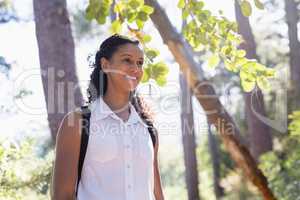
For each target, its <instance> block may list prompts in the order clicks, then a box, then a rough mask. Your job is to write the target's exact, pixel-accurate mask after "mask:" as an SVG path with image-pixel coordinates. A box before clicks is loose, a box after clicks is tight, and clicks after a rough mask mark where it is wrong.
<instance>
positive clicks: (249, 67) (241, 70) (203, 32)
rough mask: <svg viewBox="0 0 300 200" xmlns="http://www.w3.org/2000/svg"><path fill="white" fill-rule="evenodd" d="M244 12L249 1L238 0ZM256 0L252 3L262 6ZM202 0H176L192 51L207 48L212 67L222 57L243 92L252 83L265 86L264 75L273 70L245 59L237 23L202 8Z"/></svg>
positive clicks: (247, 14) (252, 86)
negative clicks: (236, 77)
mask: <svg viewBox="0 0 300 200" xmlns="http://www.w3.org/2000/svg"><path fill="white" fill-rule="evenodd" d="M239 2H240V5H241V8H242V12H243V14H244V15H246V16H249V15H251V5H250V3H249V2H248V1H246V0H242V1H239ZM260 4H261V3H260V2H259V1H256V5H257V7H259V8H262V6H261V5H260ZM204 5H205V4H204V2H203V1H197V0H191V1H188V3H186V2H185V1H184V0H180V1H179V3H178V7H179V8H181V9H182V18H183V19H185V20H186V22H187V25H186V26H185V27H184V29H183V35H184V37H185V39H186V40H187V41H188V42H189V43H190V44H191V46H192V47H193V48H194V49H195V50H196V51H202V50H206V51H209V52H211V54H212V56H211V57H210V59H209V61H208V63H209V66H210V67H212V68H214V67H216V66H218V64H219V62H220V61H223V62H224V64H225V68H226V69H227V70H229V71H231V72H234V73H237V74H239V76H240V80H241V85H242V87H243V89H244V90H245V91H246V92H249V91H251V90H253V89H254V87H255V85H257V86H258V87H260V88H262V89H269V87H270V86H269V83H268V78H270V77H273V76H274V73H275V71H274V70H273V69H270V68H267V67H265V66H264V65H262V64H260V63H258V62H257V60H255V59H247V58H246V57H245V56H246V52H245V51H244V50H240V49H239V48H238V46H239V45H240V44H241V43H242V42H243V39H242V37H241V36H240V35H239V34H238V33H237V32H238V30H237V24H236V23H235V22H231V21H230V20H228V19H227V18H226V17H224V16H222V15H221V14H220V16H214V15H213V14H212V13H211V12H210V11H209V10H206V9H205V8H204Z"/></svg>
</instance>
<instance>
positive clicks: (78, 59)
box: [0, 0, 300, 200]
mask: <svg viewBox="0 0 300 200" xmlns="http://www.w3.org/2000/svg"><path fill="white" fill-rule="evenodd" d="M95 2H97V1H96V0H90V1H88V0H67V2H66V1H65V0H52V1H46V0H44V1H42V0H35V1H33V0H22V1H20V0H19V1H17V0H0V91H1V94H0V124H1V126H0V133H1V134H0V200H10V199H22V200H23V199H49V198H50V196H49V187H50V185H49V184H50V180H51V173H52V165H53V159H54V152H55V137H56V132H57V129H58V126H59V122H60V121H61V119H62V117H63V116H64V115H65V114H66V113H67V112H69V111H70V108H74V106H79V105H81V104H82V103H83V102H84V101H86V100H87V94H86V89H87V85H88V81H89V75H90V73H91V70H92V68H91V66H90V65H91V62H92V61H93V56H94V54H95V52H96V51H97V49H98V48H99V46H100V44H101V42H102V41H103V40H104V39H105V38H106V37H108V36H109V35H111V34H112V33H113V32H120V33H123V34H128V35H130V34H131V35H134V36H139V33H137V31H140V29H142V30H143V34H142V36H141V37H142V38H143V40H144V43H145V48H148V50H147V53H148V54H147V56H148V57H149V56H150V59H149V60H150V61H149V66H150V67H149V68H148V69H150V68H151V67H152V68H151V69H152V71H151V70H150V71H149V70H147V67H146V68H145V70H146V71H147V72H145V74H146V75H145V77H144V80H143V82H142V83H140V85H139V86H138V88H137V91H138V93H139V94H141V95H142V96H143V97H144V98H145V100H146V101H147V102H148V103H149V105H150V106H151V110H152V111H153V113H154V114H155V118H154V120H155V126H156V127H157V129H158V131H159V135H160V150H159V165H160V172H161V178H162V184H163V188H164V194H165V199H172V200H183V199H187V200H194V199H204V200H216V199H222V200H245V199H247V200H248V199H249V200H250V199H251V200H259V199H267V198H266V196H263V195H261V193H260V191H259V189H257V187H256V186H255V185H253V184H252V183H251V181H249V180H248V178H249V175H248V174H247V173H246V174H245V171H244V170H245V168H243V167H239V165H236V162H235V161H236V160H235V161H234V158H233V156H232V155H233V152H234V151H237V152H240V149H234V150H233V151H228V147H230V145H229V146H226V145H225V144H226V141H227V142H228V141H229V140H226V137H220V134H219V133H220V131H218V130H219V129H220V127H218V126H217V125H216V123H218V121H217V119H221V118H218V117H220V116H223V114H220V115H219V114H218V117H217V118H216V119H213V117H212V118H211V119H210V120H207V119H208V118H207V116H208V114H207V112H208V111H209V110H207V108H215V109H216V110H218V113H227V114H226V117H225V122H226V123H227V121H228V124H229V123H232V124H233V125H232V127H233V129H235V128H237V129H238V131H236V132H234V133H238V134H234V135H235V138H238V139H237V141H239V143H240V144H242V145H244V146H245V147H246V148H247V149H249V152H250V154H251V158H253V160H254V161H255V163H254V162H253V163H250V164H254V165H255V166H256V167H258V168H259V169H261V170H262V172H263V173H264V175H265V177H266V178H267V180H268V187H269V188H270V190H271V191H272V192H273V194H274V196H276V197H277V199H280V200H297V199H300V172H299V170H298V168H299V167H300V146H299V142H300V141H299V134H300V107H299V105H300V103H299V102H300V101H299V100H300V99H299V97H300V95H299V94H300V42H299V39H298V38H299V34H298V27H299V26H298V24H299V23H298V22H299V14H300V11H299V9H298V8H299V2H298V1H297V0H261V1H256V0H255V1H252V0H249V1H247V0H240V1H234V0H222V1H217V0H214V1H211V0H203V1H194V0H193V1H181V0H180V1H178V2H177V1H167V0H159V1H151V0H148V1H145V3H146V4H147V3H150V4H151V3H153V2H156V3H158V4H157V5H156V6H159V8H160V11H162V12H163V13H165V14H166V15H165V17H166V18H160V17H162V15H161V16H159V15H157V18H154V19H153V18H150V17H151V16H148V15H150V14H151V13H152V12H153V11H152V10H151V9H150V10H149V8H145V12H144V14H145V15H146V16H144V18H145V19H144V18H143V15H142V14H141V15H140V12H141V11H138V12H139V13H138V15H137V17H136V19H133V21H134V20H136V21H134V22H136V24H137V27H135V28H131V29H130V27H129V26H126V25H124V23H123V21H122V17H120V16H122V14H120V13H118V10H117V9H116V8H115V7H117V6H116V5H120V4H118V3H119V2H122V1H121V0H120V1H109V0H107V1H106V0H102V1H100V0H99V1H98V4H99V6H100V7H101V5H102V7H101V9H103V10H105V9H106V11H107V13H106V14H99V13H97V12H95V11H94V12H91V11H90V10H89V9H88V8H94V7H93V6H96V7H97V5H98V4H97V3H95ZM124 2H127V3H128V2H129V3H131V4H130V5H131V6H132V11H130V10H129V11H128V12H129V14H130V13H135V12H137V11H136V10H135V9H139V8H138V4H142V3H141V2H143V1H141V0H136V1H134V0H130V1H124ZM195 2H201V3H202V4H200V3H195ZM193 3H194V4H193ZM124 4H125V3H124ZM134 4H136V6H135V5H134ZM107 5H109V7H108V8H106V7H107ZM153 5H155V4H153ZM153 5H151V6H152V7H154V6H153ZM105 6H106V7H105ZM197 6H198V7H197ZM114 8H115V9H114ZM99 9H100V8H99ZM101 9H100V10H101ZM142 9H143V8H142ZM154 9H155V10H156V9H157V8H156V7H154ZM103 10H102V11H103ZM102 11H101V12H102ZM109 11H110V12H109ZM142 11H143V10H142ZM103 13H105V12H104V11H103ZM97 14H98V15H97ZM129 14H128V13H127V15H124V16H125V18H126V19H127V20H128V19H129V18H130V17H128V15H129ZM147 14H148V15H147ZM184 15H186V17H184ZM193 15H195V17H196V18H197V19H198V20H199V22H202V21H201V19H202V18H201V16H204V17H203V20H204V21H206V22H207V24H205V23H203V22H202V23H201V25H200V28H199V29H196V28H195V26H196V27H197V25H195V26H192V25H191V24H192V23H190V22H191V21H192V20H193ZM199 16H200V17H199ZM139 17H140V18H139ZM120 18H121V20H120ZM95 19H96V20H95ZM166 19H167V21H166ZM118 20H119V21H118ZM138 20H140V21H138ZM214 20H215V21H214ZM222 20H224V21H222ZM120 21H121V22H122V23H123V24H122V25H121V24H120ZM159 22H160V23H162V24H159ZM167 22H168V23H169V24H168V23H167ZM130 23H131V22H130ZM130 23H129V24H130ZM139 23H140V24H139ZM141 23H142V24H141ZM197 23H198V22H197ZM197 23H196V24H197ZM214 23H215V24H218V25H219V29H220V30H221V31H220V30H217V31H216V32H213V31H214V30H215V29H216V28H215V27H214V26H211V25H212V24H214ZM222 23H223V24H225V25H224V26H226V27H227V25H228V27H229V25H230V24H231V25H232V27H235V28H228V29H226V30H225V29H224V30H223V29H222V26H221V24H222ZM169 25H172V29H171V28H170V27H169ZM193 28H195V30H194V29H193ZM201 28H204V29H203V30H202V29H201ZM191 30H193V31H194V32H193V34H194V35H195V38H197V40H196V39H195V41H194V42H193V39H192V38H193V37H191V36H190V35H189V34H190V32H191ZM218 31H219V32H218ZM222 31H223V32H224V34H225V35H226V37H225V36H224V34H221V33H222ZM226 31H227V32H226ZM231 32H232V33H234V32H236V33H239V34H240V35H241V36H242V37H243V42H242V43H241V44H240V43H237V44H235V43H234V42H231V43H230V44H227V41H234V39H235V37H238V36H237V34H232V35H228V33H231ZM145 33H147V34H145ZM202 33H203V34H204V36H203V37H204V38H206V39H203V38H202ZM206 33H207V34H208V33H209V34H210V35H205V34H206ZM219 33H220V34H219ZM168 34H169V35H168ZM172 34H173V36H172ZM218 34H219V35H218ZM216 35H217V37H216V38H213V36H216ZM149 36H150V37H149ZM230 37H232V38H230ZM201 38H202V39H201ZM207 38H208V39H207ZM198 40H199V42H198V43H199V44H195V43H197V42H196V41H198ZM178 41H179V42H178ZM172 42H173V43H172ZM177 42H178V45H179V46H177V50H178V51H176V48H174V46H173V49H172V44H177ZM215 43H217V47H216V48H214V45H215ZM223 43H224V44H226V45H227V46H222V45H223ZM180 45H183V46H184V48H183V50H185V51H180V49H179V48H178V47H181V46H180ZM149 46H151V49H150V48H149ZM218 47H224V48H225V47H226V48H231V47H236V48H237V49H243V50H245V52H244V51H238V50H237V51H236V52H239V53H240V54H241V55H240V57H245V58H247V59H256V61H257V62H258V63H260V64H261V65H262V66H266V67H267V68H268V69H272V70H274V71H275V73H274V76H270V78H268V79H265V78H264V77H262V78H260V74H259V73H258V71H259V70H257V73H256V72H255V73H256V75H257V77H256V75H255V76H254V79H255V81H252V79H251V78H252V77H251V76H250V75H249V74H250V73H252V71H251V70H252V68H255V67H253V66H252V65H251V66H250V65H249V66H246V65H242V64H241V63H237V62H235V63H231V65H230V64H228V63H226V62H227V61H229V60H230V56H232V55H231V54H229V55H227V54H226V53H225V54H226V55H227V56H229V58H228V57H227V58H226V57H225V58H224V57H222V55H223V54H222V51H223V50H224V48H220V51H218V49H219V48H218ZM149 49H150V50H149ZM225 51H226V49H225ZM216 52H217V53H216ZM151 53H152V54H151ZM153 54H154V55H153ZM216 55H217V56H216ZM235 55H236V54H235ZM151 56H153V59H151ZM154 57H155V59H158V60H159V62H152V61H153V60H154ZM237 57H238V56H237ZM187 58H189V59H190V60H188V61H186V60H185V59H187ZM226 59H227V60H226ZM151 62H152V65H151ZM241 62H243V61H241ZM184 63H188V64H187V65H188V67H184V66H185V65H184ZM239 64H241V68H239V69H238V68H235V67H236V66H238V65H239ZM56 66H57V67H56ZM255 66H258V65H255ZM193 67H194V68H193ZM231 67H232V68H231ZM186 68H192V69H193V70H194V71H193V72H195V73H194V75H192V76H191V77H194V76H195V77H197V80H200V82H201V81H202V82H203V83H205V84H207V85H209V86H210V87H212V88H214V93H215V95H214V97H213V98H212V99H213V100H211V101H212V102H214V101H215V99H217V102H221V103H222V106H221V107H214V106H215V105H219V104H218V103H216V104H211V105H210V106H212V107H209V106H207V103H209V101H208V102H207V101H202V102H201V97H199V95H198V96H197V95H195V91H196V90H195V88H194V90H193V88H192V87H191V85H190V83H189V81H186V80H187V77H189V75H187V74H188V73H187V72H185V71H184V69H186ZM242 69H247V70H245V71H246V72H245V73H244V71H242ZM263 69H264V68H263ZM51 70H56V71H51ZM155 70H157V71H155ZM154 71H155V73H154ZM182 71H183V72H182ZM51 73H53V74H52V75H53V77H52V76H51ZM152 73H154V75H153V74H152ZM262 73H265V71H263V70H262ZM191 74H193V73H191ZM245 74H246V75H245ZM46 75H48V76H47V78H48V79H47V80H46V78H45V77H46ZM245 76H247V77H246V79H244V77H245ZM51 77H52V78H53V79H51ZM49 79H50V82H49ZM191 79H192V78H191ZM254 79H253V80H254ZM247 80H248V81H247ZM51 81H52V83H56V82H59V81H65V83H66V82H67V81H73V83H74V82H75V86H76V87H75V86H74V88H73V90H72V92H73V93H72V94H75V93H76V94H75V95H74V97H73V98H75V99H73V102H75V103H74V105H71V107H68V108H67V109H65V108H63V109H60V108H61V107H59V106H60V102H61V101H63V100H66V99H65V95H66V93H67V91H66V90H65V93H59V92H57V91H58V90H57V87H64V86H62V85H61V86H59V85H58V86H53V88H52V86H51ZM202 82H201V83H202ZM201 91H202V90H201V89H199V93H201ZM196 93H197V91H196ZM45 94H47V95H45ZM201 94H202V95H203V93H201ZM209 94H212V93H209ZM202 98H203V96H202ZM62 99H63V100H62ZM204 99H205V98H204ZM52 100H53V101H55V102H56V101H57V102H56V103H54V108H53V109H54V112H53V110H52V111H51V112H50V110H51V109H52V108H50V106H49V104H50V103H49V102H51V101H52ZM69 101H71V100H69ZM67 102H68V101H67ZM67 102H64V103H65V104H64V103H62V104H63V105H67ZM199 102H200V103H199ZM47 105H48V107H47ZM57 108H58V110H56V109H57ZM226 120H227V121H226ZM221 123H223V121H221ZM228 124H227V125H228ZM216 127H217V128H216ZM227 128H228V127H227ZM225 129H226V127H225ZM222 133H223V134H224V133H226V131H225V132H224V131H223V132H222V131H221V134H222ZM224 138H225V139H224ZM242 155H244V154H242ZM245 155H246V156H247V155H248V154H245Z"/></svg>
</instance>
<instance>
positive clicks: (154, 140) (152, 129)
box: [148, 125, 156, 148]
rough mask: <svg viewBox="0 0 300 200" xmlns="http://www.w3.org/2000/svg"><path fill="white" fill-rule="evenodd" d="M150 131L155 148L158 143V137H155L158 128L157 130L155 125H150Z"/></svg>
mask: <svg viewBox="0 0 300 200" xmlns="http://www.w3.org/2000/svg"><path fill="white" fill-rule="evenodd" d="M148 131H149V133H150V136H151V140H152V144H153V148H154V147H155V143H156V138H155V134H156V130H155V128H154V127H153V126H149V125H148Z"/></svg>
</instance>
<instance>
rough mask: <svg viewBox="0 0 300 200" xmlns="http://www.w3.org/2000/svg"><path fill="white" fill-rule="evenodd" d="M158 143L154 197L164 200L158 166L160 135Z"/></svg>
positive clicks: (155, 158) (155, 154)
mask: <svg viewBox="0 0 300 200" xmlns="http://www.w3.org/2000/svg"><path fill="white" fill-rule="evenodd" d="M155 138H156V142H155V147H154V164H153V165H154V196H155V199H156V200H164V195H163V190H162V184H161V180H160V173H159V166H158V146H159V141H158V134H155Z"/></svg>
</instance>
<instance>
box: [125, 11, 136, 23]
mask: <svg viewBox="0 0 300 200" xmlns="http://www.w3.org/2000/svg"><path fill="white" fill-rule="evenodd" d="M136 17H137V13H136V12H129V13H128V14H127V21H128V22H129V23H132V22H134V20H135V19H136Z"/></svg>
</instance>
